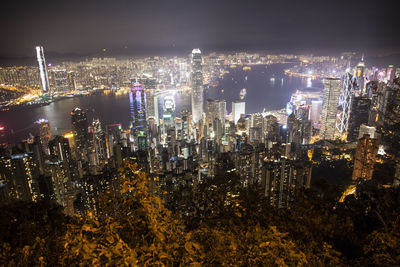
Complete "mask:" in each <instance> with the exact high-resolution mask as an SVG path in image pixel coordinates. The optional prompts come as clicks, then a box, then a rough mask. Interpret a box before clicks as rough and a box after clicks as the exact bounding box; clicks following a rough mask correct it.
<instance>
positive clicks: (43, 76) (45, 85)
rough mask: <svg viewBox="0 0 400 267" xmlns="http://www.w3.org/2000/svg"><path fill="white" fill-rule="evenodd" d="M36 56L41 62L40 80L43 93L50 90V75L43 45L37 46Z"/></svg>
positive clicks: (39, 62)
mask: <svg viewBox="0 0 400 267" xmlns="http://www.w3.org/2000/svg"><path fill="white" fill-rule="evenodd" d="M36 57H37V61H38V64H39V73H40V80H41V82H42V91H43V93H48V92H50V83H49V76H48V72H47V65H46V59H45V58H44V53H43V46H36Z"/></svg>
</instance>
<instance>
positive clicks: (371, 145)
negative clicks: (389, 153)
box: [353, 135, 379, 180]
mask: <svg viewBox="0 0 400 267" xmlns="http://www.w3.org/2000/svg"><path fill="white" fill-rule="evenodd" d="M378 148H379V143H378V139H372V138H370V137H369V135H364V136H363V137H362V138H360V139H359V140H358V143H357V149H356V154H355V155H354V169H353V180H357V179H359V178H361V179H367V180H371V179H372V174H373V172H374V165H375V161H376V155H377V154H378Z"/></svg>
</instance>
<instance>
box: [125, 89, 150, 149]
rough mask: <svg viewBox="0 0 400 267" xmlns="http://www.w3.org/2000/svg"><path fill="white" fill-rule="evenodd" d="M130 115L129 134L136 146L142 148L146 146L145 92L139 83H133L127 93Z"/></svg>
mask: <svg viewBox="0 0 400 267" xmlns="http://www.w3.org/2000/svg"><path fill="white" fill-rule="evenodd" d="M129 102H130V108H131V117H132V129H131V135H132V138H133V141H134V144H135V146H136V148H139V150H144V149H145V148H146V146H147V123H146V93H145V92H144V89H143V87H142V86H141V85H140V84H139V83H134V84H133V87H132V89H131V92H130V94H129Z"/></svg>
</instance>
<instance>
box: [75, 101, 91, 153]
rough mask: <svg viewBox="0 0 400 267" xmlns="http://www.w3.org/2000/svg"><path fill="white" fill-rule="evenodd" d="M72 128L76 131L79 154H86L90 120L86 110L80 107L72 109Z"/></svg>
mask: <svg viewBox="0 0 400 267" xmlns="http://www.w3.org/2000/svg"><path fill="white" fill-rule="evenodd" d="M71 122H72V128H73V130H74V133H75V138H76V146H77V150H78V153H79V154H82V155H83V154H84V153H85V152H84V150H86V146H87V142H88V126H89V125H88V122H87V117H86V112H84V111H83V110H81V109H80V108H75V109H74V110H72V111H71Z"/></svg>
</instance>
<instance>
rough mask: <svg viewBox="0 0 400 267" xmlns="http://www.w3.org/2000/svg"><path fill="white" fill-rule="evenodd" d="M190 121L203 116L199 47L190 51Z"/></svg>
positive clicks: (198, 119) (195, 120) (195, 121)
mask: <svg viewBox="0 0 400 267" xmlns="http://www.w3.org/2000/svg"><path fill="white" fill-rule="evenodd" d="M191 86H192V122H193V123H194V124H195V123H198V122H199V121H200V120H201V119H202V117H203V106H204V92H203V72H202V57H201V51H200V49H198V48H196V49H193V51H192V76H191Z"/></svg>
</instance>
